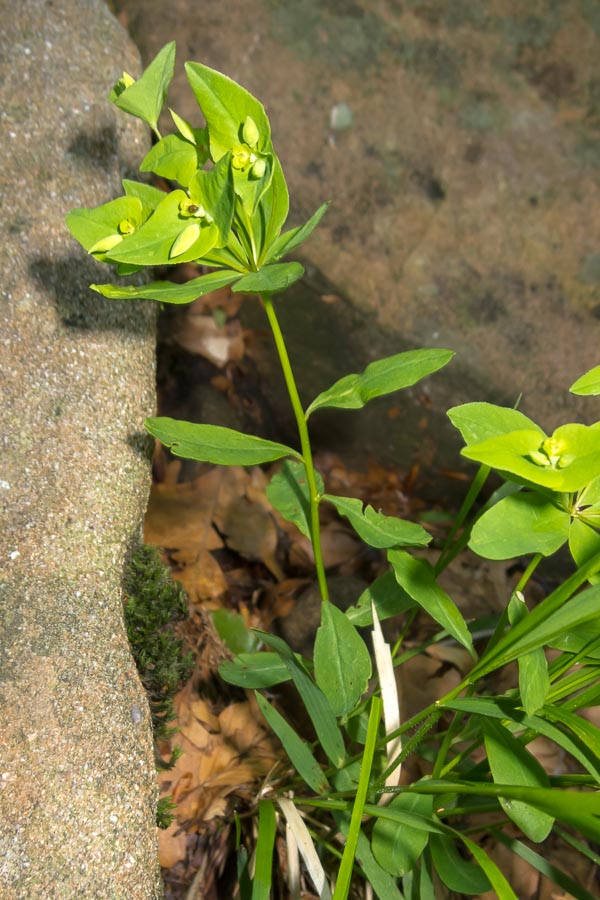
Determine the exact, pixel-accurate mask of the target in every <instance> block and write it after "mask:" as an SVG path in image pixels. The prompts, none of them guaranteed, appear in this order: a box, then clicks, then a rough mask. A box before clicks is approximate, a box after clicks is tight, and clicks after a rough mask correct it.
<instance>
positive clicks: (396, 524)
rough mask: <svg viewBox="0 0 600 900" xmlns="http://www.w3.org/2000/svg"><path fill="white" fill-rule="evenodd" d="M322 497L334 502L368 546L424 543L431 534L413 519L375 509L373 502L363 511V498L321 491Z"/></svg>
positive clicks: (397, 545)
mask: <svg viewBox="0 0 600 900" xmlns="http://www.w3.org/2000/svg"><path fill="white" fill-rule="evenodd" d="M321 499H322V500H327V502H328V503H331V504H332V506H335V508H336V509H337V511H338V512H339V514H340V515H341V516H344V517H345V518H346V519H348V521H349V522H350V524H351V525H352V527H353V528H354V530H355V531H356V533H357V534H358V536H359V537H360V538H361V539H362V540H363V541H364V542H365V544H368V545H369V547H375V548H377V549H379V550H385V549H388V548H389V547H424V546H426V545H427V544H428V543H429V542H430V540H431V535H430V534H428V532H427V531H425V529H424V528H421V526H420V525H415V523H414V522H405V521H404V520H403V519H397V518H396V517H395V516H384V515H382V513H378V512H375V510H374V509H373V507H372V506H367V507H366V509H365V510H364V512H363V503H362V500H357V499H355V498H353V497H337V496H334V495H333V494H323V496H322V498H321Z"/></svg>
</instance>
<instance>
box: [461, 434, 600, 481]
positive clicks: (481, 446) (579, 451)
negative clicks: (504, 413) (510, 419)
mask: <svg viewBox="0 0 600 900" xmlns="http://www.w3.org/2000/svg"><path fill="white" fill-rule="evenodd" d="M462 455H463V456H466V457H467V459H472V460H475V461H476V462H480V463H483V464H484V465H486V466H492V467H493V468H495V469H498V470H499V471H500V472H502V473H503V474H505V476H506V477H509V478H510V476H516V477H517V480H522V479H524V480H525V481H527V482H531V483H532V484H539V485H541V486H542V487H546V488H550V490H553V491H560V492H569V493H570V492H573V491H578V490H579V489H580V488H582V487H584V486H585V485H586V484H588V482H590V481H593V480H594V479H595V478H597V477H598V476H600V428H597V427H594V426H588V425H578V424H571V425H562V426H561V427H560V428H557V429H556V431H555V432H554V434H553V435H552V436H551V437H550V438H546V437H545V435H544V434H543V433H541V434H540V432H539V430H532V429H529V430H526V431H513V432H510V433H509V434H502V435H499V436H498V437H494V438H491V439H490V440H486V441H483V442H482V443H478V444H471V445H470V446H468V447H465V448H464V449H463V450H462Z"/></svg>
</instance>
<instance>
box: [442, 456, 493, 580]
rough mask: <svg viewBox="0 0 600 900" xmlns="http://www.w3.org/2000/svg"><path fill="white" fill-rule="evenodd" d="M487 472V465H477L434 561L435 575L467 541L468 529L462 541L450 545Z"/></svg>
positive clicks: (478, 492)
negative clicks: (438, 554)
mask: <svg viewBox="0 0 600 900" xmlns="http://www.w3.org/2000/svg"><path fill="white" fill-rule="evenodd" d="M489 474H490V467H489V466H480V467H479V470H478V472H477V475H476V476H475V478H474V479H473V481H472V483H471V487H470V488H469V491H468V493H467V496H466V497H465V499H464V500H463V503H462V506H461V508H460V509H459V511H458V514H457V516H456V518H455V520H454V523H453V525H452V528H451V529H450V534H449V535H448V537H447V538H446V543H445V544H444V546H443V548H442V552H441V553H440V556H439V559H438V561H437V563H436V566H435V574H436V575H439V574H440V572H442V571H443V570H444V569H445V568H446V566H448V565H449V564H450V563H451V562H452V560H453V559H454V557H455V556H457V555H458V553H459V552H460V551H461V550H462V549H463V547H464V546H465V545H466V544H467V543H468V539H469V535H470V531H467V532H466V534H465V535H464V536H463V538H464V539H463V540H462V541H460V540H459V541H457V543H456V544H455V546H454V547H453V546H452V542H453V541H454V538H455V537H456V535H457V534H458V531H459V529H460V528H461V526H462V524H463V522H464V521H465V519H466V518H467V516H468V515H469V513H470V511H471V509H472V507H473V504H474V503H475V501H476V500H477V497H478V496H479V494H480V493H481V489H482V488H483V486H484V484H485V482H486V481H487V477H488V475H489Z"/></svg>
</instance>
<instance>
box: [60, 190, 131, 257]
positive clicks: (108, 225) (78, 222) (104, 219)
mask: <svg viewBox="0 0 600 900" xmlns="http://www.w3.org/2000/svg"><path fill="white" fill-rule="evenodd" d="M127 220H131V221H132V222H134V223H136V224H140V223H141V221H142V203H141V201H140V200H139V199H138V198H137V197H119V198H118V199H117V200H111V201H110V202H109V203H103V204H102V206H96V207H94V208H93V209H83V208H80V209H72V210H71V212H70V213H69V214H68V215H67V219H66V221H67V227H68V228H69V231H70V232H71V234H72V235H73V237H74V238H75V240H76V241H79V243H80V244H81V246H82V247H83V248H84V249H85V250H87V251H88V253H91V252H92V250H93V248H94V246H96V245H97V244H98V243H99V242H100V241H103V240H104V239H105V238H110V237H115V238H117V243H122V241H123V240H124V235H122V234H121V233H120V231H119V225H120V224H121V222H123V221H127ZM128 239H130V238H129V237H128ZM96 252H97V251H96ZM103 258H105V257H103Z"/></svg>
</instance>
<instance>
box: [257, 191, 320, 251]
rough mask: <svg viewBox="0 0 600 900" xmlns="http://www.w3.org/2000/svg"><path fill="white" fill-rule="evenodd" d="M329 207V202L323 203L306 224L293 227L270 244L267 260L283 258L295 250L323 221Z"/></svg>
mask: <svg viewBox="0 0 600 900" xmlns="http://www.w3.org/2000/svg"><path fill="white" fill-rule="evenodd" d="M328 207H329V203H323V205H322V206H320V207H319V208H318V210H317V211H316V212H315V213H313V214H312V216H311V217H310V219H309V220H308V222H305V223H304V225H299V226H298V227H297V228H291V229H290V230H289V231H286V232H285V233H284V234H282V235H280V237H278V238H277V240H276V241H274V242H273V243H272V244H270V245H269V247H270V249H269V251H268V253H267V257H266V259H267V262H268V261H270V260H277V259H281V257H282V256H286V255H287V254H288V253H290V252H291V251H292V250H295V249H296V247H299V246H300V244H302V243H304V241H305V240H306V239H307V238H308V237H310V235H311V234H312V233H313V231H314V230H315V228H316V227H317V225H318V224H319V222H320V221H321V219H322V218H323V216H324V215H325V213H326V212H327V208H328ZM282 224H283V223H282Z"/></svg>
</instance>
